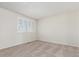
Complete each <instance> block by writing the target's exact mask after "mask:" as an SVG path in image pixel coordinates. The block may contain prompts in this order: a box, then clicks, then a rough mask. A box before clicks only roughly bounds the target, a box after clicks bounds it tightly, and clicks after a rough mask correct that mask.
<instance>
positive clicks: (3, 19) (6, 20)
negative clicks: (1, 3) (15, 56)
mask: <svg viewBox="0 0 79 59" xmlns="http://www.w3.org/2000/svg"><path fill="white" fill-rule="evenodd" d="M19 17H24V16H22V15H20V14H17V13H14V12H11V11H9V10H6V9H3V8H0V49H2V48H7V47H11V46H15V45H18V44H21V43H26V42H30V41H33V40H36V30H35V32H24V33H18V32H17V21H18V18H19ZM27 19H29V20H32V21H34V22H36V21H35V20H33V19H30V18H27Z"/></svg>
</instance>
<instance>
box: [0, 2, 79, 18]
mask: <svg viewBox="0 0 79 59" xmlns="http://www.w3.org/2000/svg"><path fill="white" fill-rule="evenodd" d="M78 6H79V3H77V2H60V3H58V2H0V7H2V8H6V9H8V10H11V11H14V12H17V13H20V14H22V15H25V16H27V17H29V18H33V19H42V18H46V17H50V16H53V15H57V14H61V13H67V12H76V11H78V10H79V7H78Z"/></svg>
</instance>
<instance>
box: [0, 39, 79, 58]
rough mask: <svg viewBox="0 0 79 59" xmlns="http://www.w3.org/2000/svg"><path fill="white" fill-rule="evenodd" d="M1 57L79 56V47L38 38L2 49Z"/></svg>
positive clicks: (0, 51)
mask: <svg viewBox="0 0 79 59" xmlns="http://www.w3.org/2000/svg"><path fill="white" fill-rule="evenodd" d="M0 57H79V48H78V47H72V46H66V45H61V44H55V43H48V42H44V41H39V40H36V41H33V42H30V43H25V44H21V45H17V46H14V47H11V48H6V49H2V50H0Z"/></svg>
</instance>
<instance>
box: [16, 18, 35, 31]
mask: <svg viewBox="0 0 79 59" xmlns="http://www.w3.org/2000/svg"><path fill="white" fill-rule="evenodd" d="M34 28H35V22H34V21H33V20H29V19H26V18H20V19H19V20H18V22H17V31H18V32H33V31H34V30H35V29H34Z"/></svg>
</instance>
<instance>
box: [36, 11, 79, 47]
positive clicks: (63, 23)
mask: <svg viewBox="0 0 79 59" xmlns="http://www.w3.org/2000/svg"><path fill="white" fill-rule="evenodd" d="M38 34H39V35H38V38H39V40H42V41H47V42H54V43H59V44H66V45H72V46H78V47H79V12H70V13H63V14H59V15H55V16H52V17H47V18H44V19H41V20H39V21H38Z"/></svg>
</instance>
